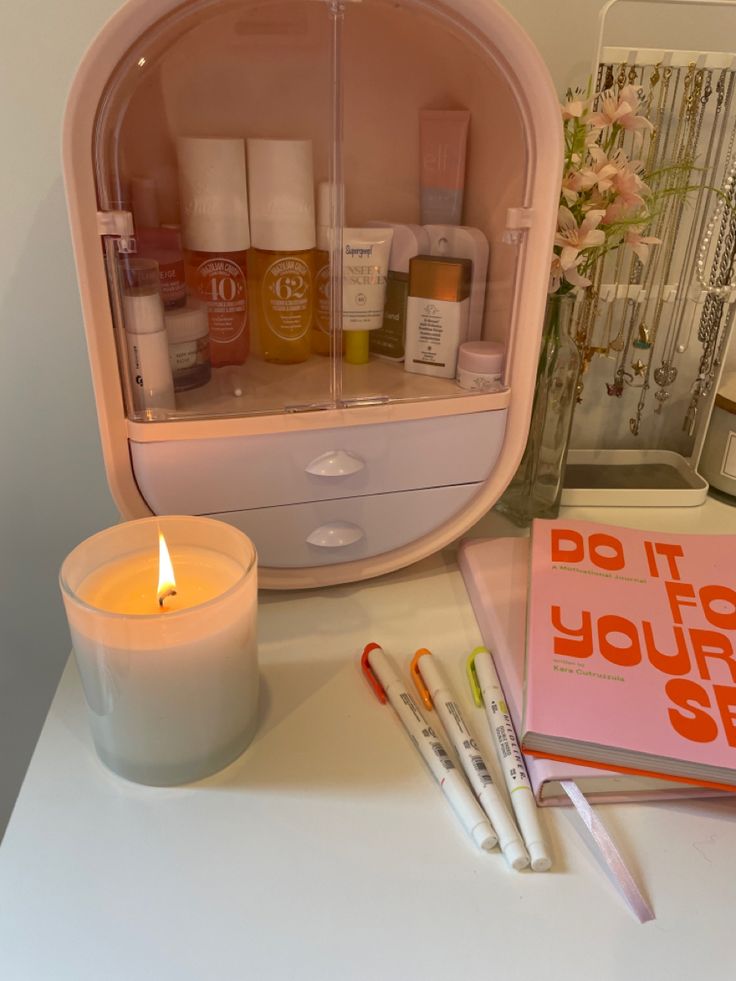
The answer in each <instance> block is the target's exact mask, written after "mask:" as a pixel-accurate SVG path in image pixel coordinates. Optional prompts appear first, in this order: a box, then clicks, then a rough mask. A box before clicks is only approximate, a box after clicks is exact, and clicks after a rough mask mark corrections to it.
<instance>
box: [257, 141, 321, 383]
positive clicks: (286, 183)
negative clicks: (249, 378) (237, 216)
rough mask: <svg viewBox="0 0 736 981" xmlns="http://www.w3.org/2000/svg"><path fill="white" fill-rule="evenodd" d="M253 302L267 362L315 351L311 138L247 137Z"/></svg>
mask: <svg viewBox="0 0 736 981" xmlns="http://www.w3.org/2000/svg"><path fill="white" fill-rule="evenodd" d="M248 182H249V185H250V202H251V207H250V222H251V232H252V238H253V249H252V251H251V254H250V260H251V274H252V283H253V300H254V303H253V306H254V308H255V310H256V319H257V323H258V332H259V335H260V342H261V351H262V354H263V357H264V359H265V360H266V361H272V362H276V363H279V364H297V363H298V362H300V361H306V360H307V359H308V358H309V356H310V354H311V339H310V335H311V328H312V320H313V317H314V275H315V270H314V261H315V255H314V250H315V245H316V244H317V238H316V228H315V220H314V176H313V164H312V141H311V140H260V139H259V140H253V139H250V140H248Z"/></svg>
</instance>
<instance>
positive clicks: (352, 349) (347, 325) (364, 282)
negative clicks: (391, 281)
mask: <svg viewBox="0 0 736 981" xmlns="http://www.w3.org/2000/svg"><path fill="white" fill-rule="evenodd" d="M393 237H394V230H393V228H344V229H343V232H342V329H343V339H344V342H345V360H346V362H347V363H348V364H366V363H367V362H368V360H369V357H370V350H369V345H370V332H371V331H373V330H378V329H379V328H380V327H381V326H382V324H383V306H384V302H385V299H386V277H387V275H388V257H389V254H390V252H391V243H392V241H393Z"/></svg>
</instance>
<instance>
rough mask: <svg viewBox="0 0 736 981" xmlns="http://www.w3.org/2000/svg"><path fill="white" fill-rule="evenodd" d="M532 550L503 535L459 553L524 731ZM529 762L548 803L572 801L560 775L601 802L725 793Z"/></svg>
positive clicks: (542, 799)
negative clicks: (525, 664) (523, 710)
mask: <svg viewBox="0 0 736 981" xmlns="http://www.w3.org/2000/svg"><path fill="white" fill-rule="evenodd" d="M616 531H617V532H619V531H622V529H616ZM635 534H636V533H635ZM657 537H658V538H661V536H657ZM529 553H530V542H529V539H527V538H497V539H486V540H476V541H473V540H469V541H466V542H463V543H462V545H461V547H460V554H459V564H460V569H461V572H462V575H463V578H464V580H465V586H466V588H467V590H468V594H469V596H470V600H471V603H472V605H473V610H474V612H475V616H476V619H477V621H478V625H479V627H480V632H481V635H482V637H483V640H484V643H485V644H486V646H487V647H488V648H489V650H491V651H492V653H493V656H494V660H495V662H496V669H497V671H498V674H499V678H500V680H501V684H502V686H503V689H504V692H505V695H506V701H507V703H508V706H509V711H510V713H511V716H512V719H513V721H514V725H515V726H516V730H517V733H518V734H519V735H521V732H522V725H521V723H522V719H521V714H522V707H523V683H524V651H525V640H526V610H527V589H528V580H529ZM581 578H582V577H581ZM576 579H577V577H576ZM578 588H583V587H578ZM526 762H527V767H528V772H529V778H530V780H531V782H532V786H533V788H534V792H535V794H536V797H537V800H538V802H539V803H540V804H543V805H549V804H569V803H570V801H569V798H568V797H567V795H566V794H565V793H564V791H563V790H562V788H561V787H560V783H559V782H560V780H575V781H576V782H577V784H578V786H579V787H580V789H581V790H582V791H583V793H584V794H585V795H586V796H587V797H588V799H589V800H590V801H592V802H598V803H605V802H611V803H613V802H617V801H641V800H663V799H674V798H681V797H710V796H717V795H721V794H722V793H723V791H720V790H716V789H710V788H704V787H697V786H694V785H689V784H683V783H680V782H677V781H672V780H664V779H658V778H656V777H653V776H643V775H639V774H632V773H616V772H613V771H611V770H606V769H599V768H596V767H593V766H581V765H577V764H573V763H567V762H560V761H558V760H551V759H543V758H540V757H535V756H532V755H530V754H527V755H526Z"/></svg>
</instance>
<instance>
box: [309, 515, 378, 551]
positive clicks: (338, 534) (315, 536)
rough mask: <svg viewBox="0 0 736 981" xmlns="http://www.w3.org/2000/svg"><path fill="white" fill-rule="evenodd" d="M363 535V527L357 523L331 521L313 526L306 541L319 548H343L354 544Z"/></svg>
mask: <svg viewBox="0 0 736 981" xmlns="http://www.w3.org/2000/svg"><path fill="white" fill-rule="evenodd" d="M363 537H364V533H363V529H362V528H358V526H357V525H351V524H349V523H348V522H347V521H333V522H331V523H330V524H327V525H320V526H319V528H315V529H314V531H313V532H312V533H311V534H310V535H308V536H307V541H308V542H309V544H310V545H318V546H319V547H320V548H343V547H344V546H345V545H354V544H355V542H359V541H360V539H361V538H363Z"/></svg>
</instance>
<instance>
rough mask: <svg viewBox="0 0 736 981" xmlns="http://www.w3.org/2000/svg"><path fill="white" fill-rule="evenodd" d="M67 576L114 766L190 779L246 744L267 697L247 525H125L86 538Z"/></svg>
mask: <svg viewBox="0 0 736 981" xmlns="http://www.w3.org/2000/svg"><path fill="white" fill-rule="evenodd" d="M167 542H168V546H169V547H167ZM60 581H61V588H62V596H63V598H64V605H65V608H66V613H67V618H68V620H69V627H70V631H71V635H72V641H73V644H74V652H75V655H76V660H77V665H78V667H79V671H80V675H81V678H82V684H83V686H84V691H85V696H86V699H87V703H88V706H89V708H90V710H91V711H90V721H91V727H92V735H93V738H94V741H95V745H96V747H97V750H98V753H99V755H100V757H101V758H102V760H103V761H104V762H105V763H106V764H107V765H108V766H109V767H110V768H111V769H113V770H115V771H116V772H117V773H120V774H121V775H122V776H125V777H128V778H129V779H131V780H136V781H138V782H141V783H150V784H158V785H164V784H175V783H183V782H186V781H189V780H194V779H197V778H199V777H202V776H205V775H206V774H208V773H212V772H214V771H215V770H217V769H220V768H221V767H222V766H225V765H226V764H227V763H229V762H230V761H231V760H233V759H234V758H235V757H236V756H238V755H239V754H240V752H242V750H243V749H244V748H245V746H247V744H248V743H249V742H250V740H251V738H252V736H253V733H254V731H255V726H256V722H257V702H258V665H257V645H256V606H257V583H256V557H255V550H254V548H253V545H252V544H251V542H250V540H249V539H248V538H247V537H246V536H245V535H243V534H242V532H240V531H238V530H237V529H235V528H232V527H231V526H230V525H226V524H224V523H222V522H220V521H213V520H211V519H209V518H196V517H164V518H144V519H142V520H140V521H132V522H128V523H127V524H123V525H118V526H116V527H115V528H109V529H107V531H104V532H101V533H100V534H99V535H94V536H93V537H92V538H90V539H87V541H85V542H82V544H81V545H79V546H78V547H77V548H76V549H75V550H74V551H73V552H72V553H71V554H70V555H69V556H68V557H67V559H66V560H65V562H64V564H63V566H62V569H61V576H60Z"/></svg>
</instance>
